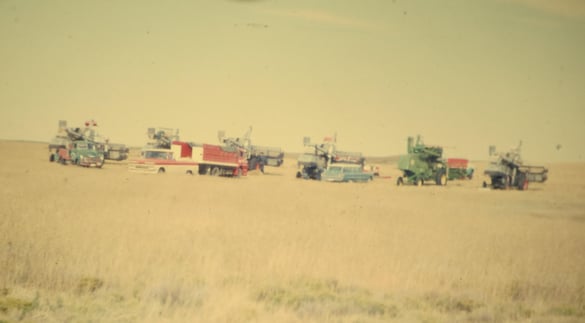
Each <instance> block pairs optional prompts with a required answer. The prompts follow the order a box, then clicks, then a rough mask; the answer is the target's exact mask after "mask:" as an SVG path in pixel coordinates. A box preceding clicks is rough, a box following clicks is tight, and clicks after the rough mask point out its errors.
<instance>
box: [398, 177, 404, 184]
mask: <svg viewBox="0 0 585 323" xmlns="http://www.w3.org/2000/svg"><path fill="white" fill-rule="evenodd" d="M402 185H404V179H402V176H400V177H398V179H397V180H396V186H402Z"/></svg>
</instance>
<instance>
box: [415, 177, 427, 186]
mask: <svg viewBox="0 0 585 323" xmlns="http://www.w3.org/2000/svg"><path fill="white" fill-rule="evenodd" d="M424 184H425V182H424V181H423V180H422V179H420V178H419V179H417V180H416V181H415V182H414V185H416V186H418V187H422V186H423V185H424Z"/></svg>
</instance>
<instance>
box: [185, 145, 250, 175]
mask: <svg viewBox="0 0 585 323" xmlns="http://www.w3.org/2000/svg"><path fill="white" fill-rule="evenodd" d="M187 145H189V147H190V148H191V156H192V158H193V160H194V161H195V162H197V164H199V174H200V175H212V176H245V175H247V174H248V161H247V159H246V152H245V151H243V150H241V149H237V148H233V147H229V146H218V145H209V144H197V143H188V144H187Z"/></svg>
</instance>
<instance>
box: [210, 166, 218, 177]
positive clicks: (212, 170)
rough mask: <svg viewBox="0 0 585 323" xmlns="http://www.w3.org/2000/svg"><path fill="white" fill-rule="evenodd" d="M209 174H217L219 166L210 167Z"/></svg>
mask: <svg viewBox="0 0 585 323" xmlns="http://www.w3.org/2000/svg"><path fill="white" fill-rule="evenodd" d="M211 176H219V167H213V168H212V169H211Z"/></svg>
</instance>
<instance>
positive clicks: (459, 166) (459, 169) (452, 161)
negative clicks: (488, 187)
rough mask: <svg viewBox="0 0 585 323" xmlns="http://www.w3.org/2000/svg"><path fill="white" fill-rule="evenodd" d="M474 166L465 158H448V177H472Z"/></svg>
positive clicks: (451, 178)
mask: <svg viewBox="0 0 585 323" xmlns="http://www.w3.org/2000/svg"><path fill="white" fill-rule="evenodd" d="M474 171H475V170H474V168H473V167H471V166H470V165H469V160H467V159H463V158H448V159H447V179H448V180H450V181H452V180H457V179H472V178H473V173H474Z"/></svg>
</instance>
